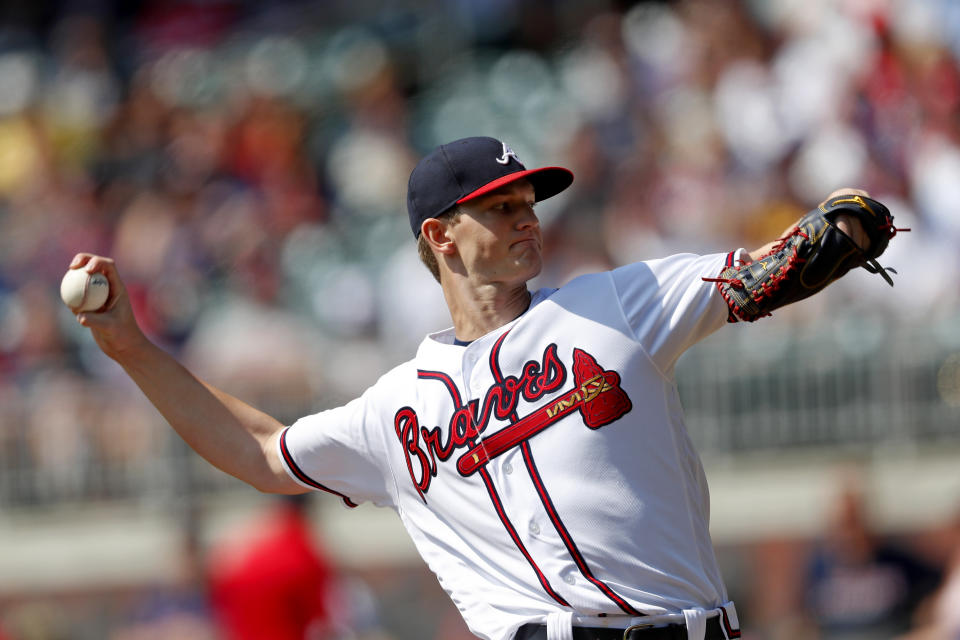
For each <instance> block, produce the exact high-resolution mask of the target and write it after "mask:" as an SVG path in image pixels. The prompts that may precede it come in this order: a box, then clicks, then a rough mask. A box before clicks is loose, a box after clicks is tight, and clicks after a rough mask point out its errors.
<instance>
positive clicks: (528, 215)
mask: <svg viewBox="0 0 960 640" xmlns="http://www.w3.org/2000/svg"><path fill="white" fill-rule="evenodd" d="M539 226H540V218H538V217H537V212H536V211H534V210H533V205H529V204H528V205H526V206H524V207H522V212H521V213H520V215H518V216H517V220H516V227H517V229H531V228H536V227H539Z"/></svg>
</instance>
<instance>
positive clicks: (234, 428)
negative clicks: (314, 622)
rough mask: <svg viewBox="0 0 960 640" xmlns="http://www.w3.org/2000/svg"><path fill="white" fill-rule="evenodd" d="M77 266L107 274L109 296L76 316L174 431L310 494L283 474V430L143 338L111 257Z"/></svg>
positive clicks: (241, 474) (251, 477) (240, 466)
mask: <svg viewBox="0 0 960 640" xmlns="http://www.w3.org/2000/svg"><path fill="white" fill-rule="evenodd" d="M70 267H71V268H73V269H87V270H88V271H90V272H93V273H102V274H103V275H105V276H106V277H107V279H108V280H109V281H110V298H109V299H108V300H107V304H106V307H105V309H104V310H103V311H101V312H98V313H89V312H84V313H80V314H78V315H77V320H78V321H79V322H80V324H81V325H83V326H85V327H87V328H89V329H90V331H91V333H92V334H93V338H94V340H96V342H97V345H98V346H99V347H100V349H101V350H103V352H104V353H105V354H106V355H107V356H109V357H110V358H112V359H113V360H115V361H116V362H117V363H118V364H119V365H120V366H121V367H123V369H124V371H126V372H127V375H129V376H130V378H131V379H132V380H133V381H134V382H135V383H136V384H137V386H138V387H140V389H141V390H142V391H143V393H144V395H146V396H147V398H148V399H149V400H150V402H151V403H153V405H154V406H155V407H156V408H157V410H158V411H159V412H160V414H161V415H162V416H163V417H164V418H165V419H166V420H167V422H168V423H170V426H172V427H173V428H174V430H175V431H176V432H177V433H178V434H179V435H180V437H181V438H183V440H184V441H185V442H186V443H187V444H188V445H190V447H191V448H192V449H193V450H194V451H196V452H197V453H198V454H200V455H201V456H203V458H205V459H206V460H207V461H208V462H210V463H211V464H212V465H214V466H215V467H217V468H218V469H221V470H222V471H225V472H226V473H229V474H230V475H232V476H234V477H236V478H239V479H240V480H243V481H244V482H246V483H248V484H250V485H252V486H254V487H256V488H257V489H259V490H260V491H264V492H268V493H303V492H305V491H306V489H304V488H303V487H302V486H300V485H299V484H297V483H296V482H295V481H294V480H293V479H292V478H291V477H290V476H289V475H288V474H287V472H286V470H285V469H284V467H283V464H282V462H281V460H280V455H279V448H278V446H277V441H278V440H279V438H280V434H281V432H282V431H283V428H284V425H282V424H281V423H280V422H279V421H277V420H275V419H274V418H272V417H270V416H269V415H267V414H265V413H263V412H262V411H259V410H258V409H256V408H254V407H252V406H250V405H249V404H247V403H245V402H243V401H242V400H240V399H239V398H235V397H234V396H231V395H230V394H228V393H225V392H223V391H221V390H219V389H217V388H215V387H213V386H211V385H209V384H207V383H205V382H203V381H202V380H200V379H198V378H197V377H196V376H194V375H193V374H192V373H190V371H188V370H187V369H186V368H185V367H183V366H182V365H181V364H180V363H179V362H177V361H176V360H175V359H174V358H173V357H172V356H171V355H170V354H168V353H167V352H166V351H164V350H163V349H161V348H159V347H158V346H157V345H155V344H153V343H152V342H150V340H149V339H148V338H147V337H146V336H145V335H144V334H143V331H141V329H140V327H139V325H138V324H137V321H136V319H135V317H134V315H133V309H132V307H131V305H130V299H129V297H128V295H127V292H126V288H125V287H124V285H123V282H122V280H121V279H120V276H119V275H118V273H117V269H116V266H115V265H114V262H113V260H111V259H110V258H104V257H101V256H95V255H92V254H89V253H81V254H78V255H77V256H76V257H75V258H74V259H73V262H72V263H71V264H70Z"/></svg>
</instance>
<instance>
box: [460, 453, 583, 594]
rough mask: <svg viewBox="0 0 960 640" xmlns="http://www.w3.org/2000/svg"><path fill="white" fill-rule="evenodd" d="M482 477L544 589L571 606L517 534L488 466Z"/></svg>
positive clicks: (514, 539) (518, 547)
mask: <svg viewBox="0 0 960 640" xmlns="http://www.w3.org/2000/svg"><path fill="white" fill-rule="evenodd" d="M479 473H480V477H481V478H483V484H484V485H486V487H487V493H488V494H489V495H490V500H491V501H492V502H493V506H494V508H495V509H496V510H497V515H498V516H500V522H501V523H503V526H504V527H505V528H506V530H507V533H509V534H510V537H511V538H513V543H514V544H515V545H516V546H517V549H519V550H520V553H522V554H523V557H524V558H526V560H527V562H528V563H529V564H530V567H531V568H532V569H533V571H534V573H536V574H537V579H538V580H539V581H540V586H542V587H543V590H544V591H546V592H547V594H548V595H549V596H550V597H551V598H553V599H554V600H556V601H557V602H559V603H560V604H562V605H563V606H565V607H569V606H570V603H568V602H567V601H566V600H564V599H563V596H561V595H560V594H559V593H557V592H556V591H554V590H553V587H552V586H550V581H549V580H547V576H545V575H543V572H542V571H541V570H540V567H538V566H537V563H536V561H535V560H534V559H533V557H532V556H531V555H530V552H529V551H527V548H526V547H525V546H524V544H523V541H522V540H521V539H520V536H519V535H517V530H516V529H515V528H514V526H513V524H512V523H511V522H510V519H509V518H508V517H507V514H506V511H505V510H504V508H503V504H502V503H501V502H500V496H499V495H497V490H496V489H495V488H494V486H493V481H492V480H491V479H490V472H488V471H487V470H486V468H482V469H480V471H479Z"/></svg>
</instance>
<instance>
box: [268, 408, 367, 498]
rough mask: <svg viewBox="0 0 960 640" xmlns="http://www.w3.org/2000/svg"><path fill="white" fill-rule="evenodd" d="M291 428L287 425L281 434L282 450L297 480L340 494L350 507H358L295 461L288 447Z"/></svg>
mask: <svg viewBox="0 0 960 640" xmlns="http://www.w3.org/2000/svg"><path fill="white" fill-rule="evenodd" d="M289 430H290V427H287V428H286V429H284V430H283V432H282V433H281V434H280V452H281V453H282V454H283V459H284V461H286V463H287V466H288V467H290V470H291V471H293V475H294V476H295V477H296V478H297V480H299V481H300V482H302V483H304V484H307V485H310V486H311V487H313V488H315V489H320V490H321V491H326V492H327V493H332V494H333V495H335V496H339V497H340V498H341V499H342V500H343V503H344V504H345V505H347V506H348V507H350V508H351V509H353V508H354V507H356V506H357V503H356V502H354V501H353V500H351V499H350V498H348V497H347V496H345V495H343V494H342V493H340V492H339V491H334V490H333V489H331V488H330V487H325V486H323V485H322V484H320V483H319V482H317V481H316V480H314V479H313V478H311V477H310V476H308V475H307V474H306V473H304V472H303V469H301V468H300V466H299V465H297V463H296V462H294V460H293V456H292V455H291V454H290V449H288V448H287V431H289Z"/></svg>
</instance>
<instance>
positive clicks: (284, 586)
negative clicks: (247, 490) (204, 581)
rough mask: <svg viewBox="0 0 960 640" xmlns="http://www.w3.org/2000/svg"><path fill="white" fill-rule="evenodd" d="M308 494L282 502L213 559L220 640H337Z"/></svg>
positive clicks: (327, 566)
mask: <svg viewBox="0 0 960 640" xmlns="http://www.w3.org/2000/svg"><path fill="white" fill-rule="evenodd" d="M308 500H309V499H308V498H307V497H306V495H298V496H290V497H283V498H279V499H278V500H277V502H276V503H275V504H274V505H273V506H272V507H271V508H270V509H268V510H267V511H266V512H264V513H263V514H261V516H260V517H259V518H258V519H257V521H256V522H255V523H253V524H252V525H251V526H249V527H248V528H247V529H246V530H245V531H243V532H241V533H240V534H237V535H235V536H231V537H229V538H227V539H225V540H223V541H221V542H219V543H217V544H215V545H214V547H213V549H212V550H211V552H210V562H209V581H210V602H211V606H212V608H213V611H214V614H215V616H216V619H217V621H218V623H219V627H220V629H221V631H222V637H223V638H224V640H262V639H263V638H272V639H274V640H328V639H332V638H338V637H341V636H340V634H341V632H342V629H341V628H340V627H341V625H342V623H343V620H342V616H344V612H343V611H339V610H338V609H339V605H342V604H343V603H342V602H341V601H338V597H337V595H336V592H335V589H336V587H337V578H336V575H335V570H334V567H333V566H332V564H331V563H330V560H329V559H328V558H327V557H326V553H325V552H324V550H323V549H322V548H321V547H320V546H319V543H318V542H317V541H316V538H315V536H314V534H313V531H312V526H311V525H310V522H309V519H308V517H307V512H306V511H307V506H308V504H309V502H308Z"/></svg>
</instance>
